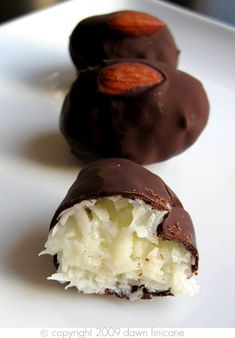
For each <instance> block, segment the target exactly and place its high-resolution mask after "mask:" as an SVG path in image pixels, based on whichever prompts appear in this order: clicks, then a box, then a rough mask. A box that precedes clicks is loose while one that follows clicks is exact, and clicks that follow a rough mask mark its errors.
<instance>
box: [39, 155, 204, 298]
mask: <svg viewBox="0 0 235 338" xmlns="http://www.w3.org/2000/svg"><path fill="white" fill-rule="evenodd" d="M43 253H44V254H49V255H52V256H54V257H55V261H56V267H57V272H56V273H54V274H53V275H52V276H51V277H49V279H52V280H56V281H59V282H60V283H67V286H66V288H68V287H76V288H77V289H78V291H80V292H83V293H87V294H115V295H116V296H118V297H121V298H127V299H130V300H135V299H139V298H142V299H149V298H153V297H156V296H167V295H193V294H195V293H196V292H197V291H198V285H197V284H196V281H195V277H194V275H195V274H196V273H197V270H198V250H197V246H196V239H195V233H194V227H193V224H192V221H191V218H190V216H189V214H188V213H187V211H185V210H184V208H183V206H182V204H181V202H180V201H179V199H178V197H177V196H176V195H175V194H174V192H173V191H172V190H171V189H170V188H169V187H168V186H167V185H166V184H165V183H164V182H163V181H162V179H161V178H160V177H158V176H157V175H154V174H152V173H151V172H150V171H148V170H147V169H145V168H143V167H141V166H140V165H138V164H136V163H134V162H132V161H129V160H126V159H103V160H98V161H94V162H92V163H90V164H89V165H87V166H86V167H84V168H83V169H82V170H81V172H80V173H79V175H78V178H77V180H76V181H75V182H74V184H73V185H72V187H71V188H70V190H69V191H68V194H67V195H66V197H65V199H64V200H63V202H62V203H61V205H60V206H59V208H58V210H57V211H56V213H55V215H54V217H53V219H52V222H51V227H50V232H49V236H48V240H47V242H46V244H45V250H44V251H43Z"/></svg>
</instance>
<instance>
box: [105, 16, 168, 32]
mask: <svg viewBox="0 0 235 338" xmlns="http://www.w3.org/2000/svg"><path fill="white" fill-rule="evenodd" d="M108 25H109V26H110V27H111V28H112V29H114V30H116V31H118V32H119V33H122V34H124V35H130V36H141V35H149V34H153V33H156V32H158V31H160V30H161V29H162V28H164V27H166V24H165V23H164V22H162V21H160V20H159V19H157V18H155V17H154V16H151V15H149V14H146V13H141V12H131V11H123V12H118V13H115V14H113V15H112V16H111V17H110V18H109V19H108Z"/></svg>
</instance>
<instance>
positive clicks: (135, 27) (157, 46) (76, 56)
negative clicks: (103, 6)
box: [69, 11, 179, 70]
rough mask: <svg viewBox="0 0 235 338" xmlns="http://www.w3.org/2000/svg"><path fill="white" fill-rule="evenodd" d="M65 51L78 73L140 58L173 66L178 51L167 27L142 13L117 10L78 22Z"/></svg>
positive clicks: (175, 63)
mask: <svg viewBox="0 0 235 338" xmlns="http://www.w3.org/2000/svg"><path fill="white" fill-rule="evenodd" d="M69 50H70V54H71V57H72V60H73V62H74V64H75V65H76V67H77V68H78V69H79V70H82V69H86V68H87V67H91V66H92V67H94V66H96V65H98V64H100V63H101V61H102V60H111V59H123V58H126V59H127V58H128V59H129V58H131V59H133V58H141V59H149V60H152V61H158V62H164V63H168V64H170V65H172V66H174V67H176V65H177V60H178V54H179V51H178V49H177V47H176V45H175V42H174V39H173V37H172V35H171V33H170V31H169V30H168V28H167V25H166V24H165V23H164V22H162V21H161V20H159V19H158V18H156V17H153V16H151V15H149V14H146V13H141V12H134V11H121V12H116V13H110V14H106V15H99V16H94V17H89V18H87V19H85V20H83V21H81V22H80V23H79V24H78V25H77V26H76V28H75V29H74V31H73V32H72V35H71V37H70V43H69Z"/></svg>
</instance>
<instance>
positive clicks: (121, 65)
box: [60, 60, 209, 164]
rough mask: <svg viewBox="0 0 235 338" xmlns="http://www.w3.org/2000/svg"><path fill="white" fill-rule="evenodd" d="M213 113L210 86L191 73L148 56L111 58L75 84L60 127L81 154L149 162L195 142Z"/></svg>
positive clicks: (91, 156) (82, 75)
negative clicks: (209, 113)
mask: <svg viewBox="0 0 235 338" xmlns="http://www.w3.org/2000/svg"><path fill="white" fill-rule="evenodd" d="M208 112H209V103H208V99H207V95H206V93H205V90H204V88H203V86H202V84H201V83H200V82H199V81H198V80H197V79H195V78H193V77H192V76H190V75H188V74H186V73H184V72H181V71H178V70H176V69H174V68H172V67H171V66H169V65H166V64H163V63H152V62H150V61H146V60H121V61H120V60H118V61H117V60H116V61H106V62H103V64H102V65H101V66H99V67H97V68H95V69H92V70H88V71H86V72H83V73H81V74H80V76H79V78H78V79H77V81H76V82H75V83H74V84H73V86H72V88H71V90H70V92H69V94H68V96H67V97H66V99H65V102H64V105H63V109H62V113H61V118H60V127H61V131H62V133H63V134H64V136H65V137H66V139H67V141H68V143H69V144H70V147H71V150H72V152H73V153H74V154H76V155H77V156H78V157H79V158H83V159H85V160H87V159H88V160H89V159H95V158H104V157H124V158H129V159H131V160H133V161H135V162H137V163H140V164H147V163H153V162H159V161H163V160H166V159H169V158H170V157H172V156H175V155H177V154H179V153H181V152H183V151H184V150H185V149H187V148H188V147H189V146H191V145H192V144H193V143H194V142H195V141H196V139H197V138H198V136H199V135H200V133H201V132H202V130H203V129H204V127H205V125H206V123H207V119H208Z"/></svg>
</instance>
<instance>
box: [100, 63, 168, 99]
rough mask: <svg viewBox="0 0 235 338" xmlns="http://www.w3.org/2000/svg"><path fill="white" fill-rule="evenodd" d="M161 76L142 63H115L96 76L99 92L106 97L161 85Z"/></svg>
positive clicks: (162, 78)
mask: <svg viewBox="0 0 235 338" xmlns="http://www.w3.org/2000/svg"><path fill="white" fill-rule="evenodd" d="M163 80H164V77H163V75H162V74H161V73H160V72H159V71H158V70H156V69H154V68H152V67H149V66H146V65H145V64H142V63H117V64H114V65H112V66H108V67H106V68H104V69H103V70H102V71H101V72H100V73H99V75H98V78H97V83H98V88H99V90H100V91H101V92H102V93H104V94H108V95H122V94H125V93H126V92H134V91H136V90H140V89H147V88H149V87H153V86H155V85H157V84H160V83H162V82H163Z"/></svg>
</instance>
